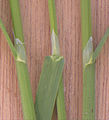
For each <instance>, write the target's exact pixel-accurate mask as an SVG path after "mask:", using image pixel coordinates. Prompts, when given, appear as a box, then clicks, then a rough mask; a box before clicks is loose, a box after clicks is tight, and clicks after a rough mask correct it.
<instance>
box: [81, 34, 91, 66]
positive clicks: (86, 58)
mask: <svg viewBox="0 0 109 120" xmlns="http://www.w3.org/2000/svg"><path fill="white" fill-rule="evenodd" d="M92 57H93V38H92V36H91V37H90V38H89V40H88V42H87V44H86V46H85V48H84V50H83V68H85V67H86V66H87V65H89V64H92V63H93V58H92Z"/></svg>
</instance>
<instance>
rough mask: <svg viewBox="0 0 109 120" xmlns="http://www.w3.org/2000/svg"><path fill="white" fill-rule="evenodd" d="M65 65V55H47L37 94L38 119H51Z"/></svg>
mask: <svg viewBox="0 0 109 120" xmlns="http://www.w3.org/2000/svg"><path fill="white" fill-rule="evenodd" d="M63 66H64V60H63V57H58V56H47V57H46V58H45V61H44V65H43V69H42V72H41V77H40V81H39V85H38V90H37V95H36V103H35V109H36V115H37V120H51V118H52V113H53V109H54V105H55V100H56V96H57V92H58V88H59V85H60V82H61V76H62V71H63Z"/></svg>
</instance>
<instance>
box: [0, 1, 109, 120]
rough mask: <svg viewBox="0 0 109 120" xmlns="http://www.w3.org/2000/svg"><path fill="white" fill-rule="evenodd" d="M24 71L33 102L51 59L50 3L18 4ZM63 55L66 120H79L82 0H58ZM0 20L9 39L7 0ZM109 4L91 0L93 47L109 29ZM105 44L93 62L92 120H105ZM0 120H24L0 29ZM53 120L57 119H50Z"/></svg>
mask: <svg viewBox="0 0 109 120" xmlns="http://www.w3.org/2000/svg"><path fill="white" fill-rule="evenodd" d="M19 1H20V7H21V16H22V22H23V30H24V36H25V44H26V51H27V57H28V68H29V73H30V78H31V85H32V92H33V98H34V100H35V95H36V90H37V86H38V81H39V77H40V73H41V68H42V63H43V60H44V57H45V56H47V55H50V53H51V44H50V42H51V41H50V24H49V15H48V0H19ZM56 11H57V21H58V32H59V40H60V46H61V54H62V55H63V56H64V58H65V68H64V75H63V77H64V84H65V85H64V86H65V100H66V111H67V120H81V113H82V112H81V107H82V69H81V67H82V54H81V20H80V0H56ZM0 18H1V19H2V20H3V22H4V24H5V26H6V28H7V31H8V33H9V35H10V37H11V38H12V24H11V15H10V8H9V0H0ZM108 20H109V1H108V0H92V21H93V38H94V46H95V47H96V46H97V44H98V43H99V41H100V39H101V37H102V36H103V34H104V32H105V30H106V28H107V27H108V26H109V23H108ZM108 45H109V41H107V43H106V44H105V46H104V47H103V49H102V52H101V54H100V56H99V57H98V59H97V63H96V120H109V63H108V61H109V52H108V51H109V49H108ZM0 120H23V118H22V107H21V102H20V94H19V87H18V83H17V76H16V69H15V64H14V59H13V57H12V54H11V52H10V49H9V47H8V45H7V42H6V39H5V37H4V35H3V33H2V32H1V30H0ZM54 120H55V118H54Z"/></svg>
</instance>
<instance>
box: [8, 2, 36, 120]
mask: <svg viewBox="0 0 109 120" xmlns="http://www.w3.org/2000/svg"><path fill="white" fill-rule="evenodd" d="M9 1H10V7H11V15H12V22H13V29H14V37H15V38H14V39H15V48H16V50H17V59H16V69H17V76H18V82H19V88H20V94H21V103H22V108H23V118H24V120H36V114H35V109H34V103H33V97H32V90H31V85H30V79H29V73H28V68H27V64H26V51H25V46H24V38H23V30H22V22H21V17H20V8H19V1H18V0H9Z"/></svg>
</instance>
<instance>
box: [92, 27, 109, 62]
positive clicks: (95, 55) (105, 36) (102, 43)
mask: <svg viewBox="0 0 109 120" xmlns="http://www.w3.org/2000/svg"><path fill="white" fill-rule="evenodd" d="M108 36H109V28H108V29H107V31H106V32H105V34H104V36H103V38H102V39H101V40H100V43H99V44H98V46H97V48H96V49H95V51H94V53H93V61H95V60H96V58H97V57H98V55H99V53H100V51H101V49H102V47H103V45H104V43H105V42H106V40H107V38H108Z"/></svg>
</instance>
